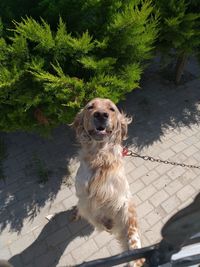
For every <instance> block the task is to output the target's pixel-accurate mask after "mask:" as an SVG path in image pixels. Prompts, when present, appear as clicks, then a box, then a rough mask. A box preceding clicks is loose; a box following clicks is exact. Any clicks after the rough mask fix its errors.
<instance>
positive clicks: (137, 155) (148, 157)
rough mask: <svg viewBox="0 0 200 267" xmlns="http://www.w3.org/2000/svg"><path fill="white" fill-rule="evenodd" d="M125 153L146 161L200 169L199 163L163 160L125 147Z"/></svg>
mask: <svg viewBox="0 0 200 267" xmlns="http://www.w3.org/2000/svg"><path fill="white" fill-rule="evenodd" d="M124 155H126V156H130V157H135V158H141V159H143V160H146V161H151V162H159V163H164V164H170V165H174V166H181V167H187V168H193V169H200V166H198V165H192V164H185V163H179V162H175V161H168V160H162V159H159V158H154V157H151V156H146V155H139V154H138V153H136V152H134V151H132V150H130V149H128V148H125V149H124Z"/></svg>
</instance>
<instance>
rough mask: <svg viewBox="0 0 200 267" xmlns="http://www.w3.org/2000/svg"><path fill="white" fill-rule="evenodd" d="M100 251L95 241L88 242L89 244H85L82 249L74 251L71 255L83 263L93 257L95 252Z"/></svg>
mask: <svg viewBox="0 0 200 267" xmlns="http://www.w3.org/2000/svg"><path fill="white" fill-rule="evenodd" d="M97 251H98V247H97V245H96V243H95V242H94V240H92V239H91V240H88V241H87V242H84V244H83V245H81V246H80V247H78V248H76V249H74V250H73V251H72V252H71V254H72V256H73V258H74V259H75V260H76V261H77V262H78V263H81V262H82V261H84V260H86V259H88V257H90V255H93V254H94V253H95V252H97Z"/></svg>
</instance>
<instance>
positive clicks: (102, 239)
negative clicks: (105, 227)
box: [94, 231, 114, 248]
mask: <svg viewBox="0 0 200 267" xmlns="http://www.w3.org/2000/svg"><path fill="white" fill-rule="evenodd" d="M112 239H114V236H113V235H111V234H109V233H107V232H105V231H104V232H101V233H99V234H98V235H97V236H95V238H94V241H95V242H96V244H97V246H98V247H99V248H101V247H103V246H104V245H106V244H107V243H108V242H109V241H111V240H112Z"/></svg>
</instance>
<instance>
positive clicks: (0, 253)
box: [0, 247, 11, 260]
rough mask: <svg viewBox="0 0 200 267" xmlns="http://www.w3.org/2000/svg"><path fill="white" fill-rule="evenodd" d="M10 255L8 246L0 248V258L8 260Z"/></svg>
mask: <svg viewBox="0 0 200 267" xmlns="http://www.w3.org/2000/svg"><path fill="white" fill-rule="evenodd" d="M10 257H11V253H10V251H9V249H8V247H4V248H1V249H0V259H1V260H8V259H9V258H10Z"/></svg>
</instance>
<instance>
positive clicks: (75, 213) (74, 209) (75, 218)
mask: <svg viewBox="0 0 200 267" xmlns="http://www.w3.org/2000/svg"><path fill="white" fill-rule="evenodd" d="M80 219H81V216H80V215H79V212H78V208H77V206H74V207H72V209H71V216H70V221H71V222H76V221H78V220H80Z"/></svg>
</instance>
